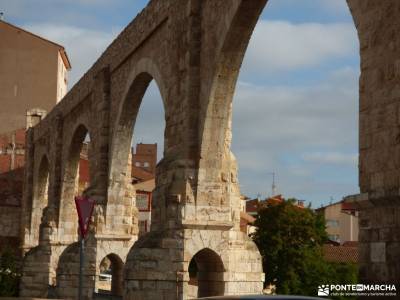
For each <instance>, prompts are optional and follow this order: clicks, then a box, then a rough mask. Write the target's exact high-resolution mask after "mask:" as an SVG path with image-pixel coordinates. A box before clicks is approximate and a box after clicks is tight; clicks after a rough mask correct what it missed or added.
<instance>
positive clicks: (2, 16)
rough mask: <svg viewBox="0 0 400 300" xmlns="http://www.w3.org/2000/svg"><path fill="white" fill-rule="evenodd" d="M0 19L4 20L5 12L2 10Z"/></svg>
mask: <svg viewBox="0 0 400 300" xmlns="http://www.w3.org/2000/svg"><path fill="white" fill-rule="evenodd" d="M0 21H4V13H3V12H2V11H0Z"/></svg>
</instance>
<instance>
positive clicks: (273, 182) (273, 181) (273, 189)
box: [268, 172, 276, 197]
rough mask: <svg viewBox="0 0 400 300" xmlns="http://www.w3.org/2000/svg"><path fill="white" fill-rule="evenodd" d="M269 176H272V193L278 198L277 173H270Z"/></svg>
mask: <svg viewBox="0 0 400 300" xmlns="http://www.w3.org/2000/svg"><path fill="white" fill-rule="evenodd" d="M268 174H269V175H272V185H271V192H272V195H271V197H273V196H276V184H275V172H268Z"/></svg>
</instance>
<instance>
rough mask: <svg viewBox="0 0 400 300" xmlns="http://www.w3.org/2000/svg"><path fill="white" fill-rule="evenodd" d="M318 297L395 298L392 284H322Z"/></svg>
mask: <svg viewBox="0 0 400 300" xmlns="http://www.w3.org/2000/svg"><path fill="white" fill-rule="evenodd" d="M318 296H322V297H327V296H385V297H387V296H397V290H396V285H394V284H322V285H319V286H318Z"/></svg>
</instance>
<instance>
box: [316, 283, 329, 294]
mask: <svg viewBox="0 0 400 300" xmlns="http://www.w3.org/2000/svg"><path fill="white" fill-rule="evenodd" d="M318 296H329V285H327V284H322V285H319V286H318Z"/></svg>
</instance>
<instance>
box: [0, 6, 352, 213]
mask: <svg viewBox="0 0 400 300" xmlns="http://www.w3.org/2000/svg"><path fill="white" fill-rule="evenodd" d="M147 2H148V1H144V0H134V1H132V0H114V1H111V0H76V1H70V0H36V1H31V0H2V1H1V3H0V11H3V12H4V13H5V20H6V21H9V22H11V23H13V24H16V25H18V26H22V27H24V28H26V29H28V30H31V31H33V32H35V33H37V34H40V35H43V36H44V37H47V38H49V39H52V40H54V41H56V42H59V43H61V44H62V45H64V46H65V47H66V49H67V52H68V54H69V56H70V59H71V62H72V66H73V70H72V72H71V74H70V82H71V84H73V83H75V82H76V81H77V79H79V77H80V76H81V75H82V74H83V72H85V71H86V70H87V69H88V68H89V67H90V66H91V64H92V63H93V62H94V61H95V60H96V59H97V58H98V56H99V55H100V54H101V52H102V51H104V49H105V48H106V46H107V45H108V44H109V43H110V42H111V41H112V40H113V39H114V38H115V37H116V35H117V34H118V33H119V32H120V31H121V30H122V29H123V28H124V27H125V26H126V25H127V24H128V23H129V22H130V21H131V20H132V19H133V18H134V17H135V16H136V15H137V14H138V13H139V12H140V10H141V9H142V8H143V7H144V6H145V5H146V3H147ZM358 76H359V54H358V39H357V34H356V31H355V27H354V23H353V20H352V17H351V15H350V12H349V10H348V8H347V5H346V2H345V0H270V1H269V2H268V4H267V7H266V8H265V9H264V12H263V14H262V17H261V19H260V21H259V23H258V24H257V26H256V28H255V31H254V34H253V36H252V39H251V42H250V45H249V49H248V51H247V53H246V57H245V59H244V62H243V66H242V69H241V73H240V77H239V81H238V85H237V89H236V94H235V97H234V104H233V141H232V151H233V153H234V154H235V155H236V158H237V160H238V164H239V181H240V185H241V191H242V193H243V194H245V195H248V196H250V197H255V196H256V195H257V194H261V196H263V197H264V196H268V195H270V194H271V181H272V178H271V175H270V172H275V173H276V177H277V189H278V192H280V193H282V194H283V195H284V196H285V197H297V198H299V199H305V200H306V201H307V202H312V205H313V207H319V206H320V205H321V204H326V203H329V201H331V198H332V199H333V200H334V201H336V200H340V199H341V198H342V197H343V196H345V195H348V194H354V193H358V170H357V157H358V115H357V114H358ZM163 130H164V121H163V111H162V105H161V99H160V95H159V92H158V90H157V87H156V86H155V84H152V85H151V87H150V88H149V90H148V92H147V93H146V95H145V98H144V100H143V104H142V107H141V110H140V115H139V119H138V122H137V125H136V128H135V132H136V134H135V142H145V143H154V142H157V143H158V144H159V145H160V146H161V147H159V148H160V149H159V150H160V151H159V153H160V155H161V154H162V149H161V148H162V145H163V140H162V137H163Z"/></svg>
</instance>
